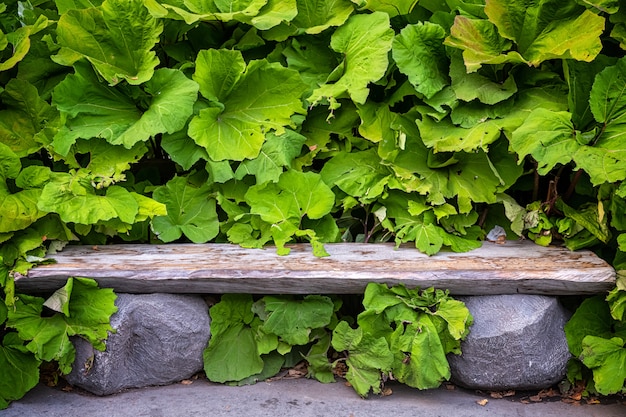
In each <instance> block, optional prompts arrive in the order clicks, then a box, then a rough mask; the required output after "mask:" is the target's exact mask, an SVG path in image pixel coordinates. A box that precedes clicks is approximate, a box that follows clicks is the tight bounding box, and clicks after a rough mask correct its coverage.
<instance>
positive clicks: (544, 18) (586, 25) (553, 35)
mask: <svg viewBox="0 0 626 417" xmlns="http://www.w3.org/2000/svg"><path fill="white" fill-rule="evenodd" d="M485 13H486V14H487V16H488V17H489V20H491V21H492V22H493V23H495V25H496V26H497V27H498V31H499V32H500V35H502V36H503V37H505V38H507V39H510V40H513V41H515V43H516V45H517V47H518V51H519V52H520V53H521V54H522V56H523V57H524V58H525V60H526V61H527V62H528V63H529V64H530V65H534V66H538V65H539V64H540V63H541V62H543V61H546V60H548V59H553V58H571V59H576V60H579V61H591V60H593V59H594V58H595V57H596V55H598V53H600V50H601V49H602V44H601V42H600V35H601V34H602V32H603V31H604V18H603V17H601V16H598V15H597V14H595V13H593V12H591V11H589V10H585V8H584V7H582V6H580V5H579V4H578V3H577V2H576V1H575V0H566V1H563V0H531V1H526V0H490V1H489V2H487V4H486V6H485Z"/></svg>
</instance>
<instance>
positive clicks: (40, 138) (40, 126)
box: [0, 78, 59, 158]
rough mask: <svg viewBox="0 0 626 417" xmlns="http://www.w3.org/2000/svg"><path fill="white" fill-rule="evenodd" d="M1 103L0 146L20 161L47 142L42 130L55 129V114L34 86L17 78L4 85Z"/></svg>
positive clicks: (44, 131)
mask: <svg viewBox="0 0 626 417" xmlns="http://www.w3.org/2000/svg"><path fill="white" fill-rule="evenodd" d="M2 103H3V104H4V106H3V109H2V111H0V143H2V144H4V145H7V146H8V147H9V148H10V149H11V150H12V151H13V152H14V153H15V154H16V155H17V156H19V157H20V158H22V157H25V156H27V155H30V154H31V153H34V152H36V151H37V150H39V149H40V148H41V147H42V146H43V143H46V142H47V138H46V129H47V128H51V129H55V128H56V125H57V122H58V118H59V116H58V111H57V110H56V109H55V108H53V107H52V106H50V104H48V103H47V102H46V101H44V100H43V99H42V98H41V97H40V96H39V92H38V91H37V88H35V86H33V85H32V84H30V83H29V82H28V81H25V80H21V79H17V78H13V79H11V80H10V81H9V82H8V83H7V84H6V85H5V86H4V91H3V92H2ZM3 153H4V151H3Z"/></svg>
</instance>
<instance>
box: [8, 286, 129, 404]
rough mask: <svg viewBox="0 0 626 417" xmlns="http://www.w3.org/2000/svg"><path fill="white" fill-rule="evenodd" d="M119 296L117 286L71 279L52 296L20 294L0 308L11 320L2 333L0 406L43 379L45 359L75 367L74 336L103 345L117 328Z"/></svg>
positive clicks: (67, 369) (64, 369)
mask: <svg viewBox="0 0 626 417" xmlns="http://www.w3.org/2000/svg"><path fill="white" fill-rule="evenodd" d="M115 299H116V296H115V294H114V293H113V291H112V290H110V289H100V288H98V286H97V284H96V282H95V281H94V280H92V279H86V278H70V279H68V281H67V283H66V284H65V286H63V287H62V288H60V289H59V290H57V291H56V292H55V293H54V294H52V295H51V296H50V297H49V298H48V299H44V298H41V297H34V296H30V295H25V294H20V295H18V296H17V297H16V298H15V300H14V303H13V304H12V305H9V306H8V307H5V308H0V319H2V322H5V320H6V329H3V330H2V332H0V335H2V336H3V340H2V343H0V367H1V368H2V370H3V375H4V376H3V378H2V382H0V408H6V406H7V405H8V401H11V400H17V399H19V398H21V397H22V396H23V395H24V394H25V393H26V392H28V391H29V390H30V389H31V388H33V387H34V386H35V385H36V384H37V383H38V382H39V366H40V365H41V364H42V362H44V361H46V362H52V361H54V362H56V363H58V366H59V370H60V372H61V373H63V374H68V373H69V372H70V371H71V369H72V363H73V362H74V358H75V354H76V352H75V350H74V345H73V344H72V343H71V341H70V337H72V336H80V337H82V338H84V339H86V340H88V341H89V342H90V343H91V344H92V345H93V346H94V347H95V348H96V349H99V350H104V348H105V345H104V341H105V340H106V338H107V337H108V332H109V331H113V328H112V327H111V325H110V324H109V320H110V318H111V315H112V314H113V313H115V312H116V311H117V307H115V304H114V302H115ZM2 306H3V307H4V306H5V305H4V304H2ZM25 342H26V343H25Z"/></svg>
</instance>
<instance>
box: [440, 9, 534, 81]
mask: <svg viewBox="0 0 626 417" xmlns="http://www.w3.org/2000/svg"><path fill="white" fill-rule="evenodd" d="M444 44H445V45H448V46H452V47H454V48H459V49H461V50H462V51H463V60H464V62H465V67H466V68H467V72H468V73H471V72H476V71H478V69H480V67H481V66H482V65H483V64H493V65H495V64H504V63H514V64H517V63H522V62H525V60H524V58H522V56H521V55H520V54H519V53H518V52H515V51H513V52H507V53H505V52H506V51H508V50H509V49H510V48H511V42H510V41H509V40H507V39H505V38H503V37H502V36H500V34H499V33H498V30H497V28H496V26H495V25H494V24H493V23H492V22H490V21H488V20H481V19H471V18H469V17H467V16H462V15H459V16H456V17H455V19H454V25H453V26H452V28H450V36H448V37H447V38H446V40H445V41H444Z"/></svg>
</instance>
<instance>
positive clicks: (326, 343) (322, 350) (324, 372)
mask: <svg viewBox="0 0 626 417" xmlns="http://www.w3.org/2000/svg"><path fill="white" fill-rule="evenodd" d="M330 336H331V335H330V334H329V333H326V332H324V336H322V337H321V338H320V339H319V340H318V341H317V342H316V343H315V344H313V346H311V349H310V350H309V352H308V353H307V354H306V355H305V356H304V360H306V361H307V364H308V368H307V370H308V373H307V378H315V379H317V380H318V381H319V382H322V383H324V384H330V383H332V382H335V375H334V374H333V370H332V364H331V363H330V361H329V357H328V351H329V349H330V344H331V337H330Z"/></svg>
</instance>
